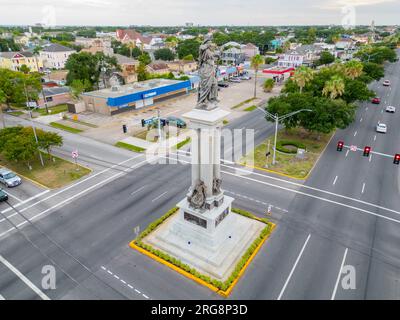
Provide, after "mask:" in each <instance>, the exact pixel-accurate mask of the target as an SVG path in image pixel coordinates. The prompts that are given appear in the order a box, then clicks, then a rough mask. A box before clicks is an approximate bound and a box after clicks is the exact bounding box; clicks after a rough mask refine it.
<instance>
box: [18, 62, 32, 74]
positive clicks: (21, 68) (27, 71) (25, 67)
mask: <svg viewBox="0 0 400 320" xmlns="http://www.w3.org/2000/svg"><path fill="white" fill-rule="evenodd" d="M19 71H21V72H22V73H25V74H26V73H29V72H30V71H31V69H29V67H28V66H27V65H26V64H23V65H22V66H20V67H19Z"/></svg>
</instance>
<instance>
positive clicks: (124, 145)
mask: <svg viewBox="0 0 400 320" xmlns="http://www.w3.org/2000/svg"><path fill="white" fill-rule="evenodd" d="M115 146H116V147H118V148H123V149H127V150H129V151H133V152H145V151H146V149H143V148H141V147H137V146H134V145H132V144H128V143H124V142H117V143H116V144H115Z"/></svg>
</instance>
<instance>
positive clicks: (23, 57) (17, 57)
mask: <svg viewBox="0 0 400 320" xmlns="http://www.w3.org/2000/svg"><path fill="white" fill-rule="evenodd" d="M22 65H26V66H27V67H28V68H29V70H30V71H31V72H42V71H43V60H42V59H41V58H40V57H38V56H34V55H33V53H32V52H29V51H22V52H0V68H5V69H10V70H13V71H19V70H20V68H21V66H22Z"/></svg>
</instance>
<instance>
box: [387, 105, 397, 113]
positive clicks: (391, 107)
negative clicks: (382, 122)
mask: <svg viewBox="0 0 400 320" xmlns="http://www.w3.org/2000/svg"><path fill="white" fill-rule="evenodd" d="M386 112H390V113H395V112H396V108H395V107H393V106H387V107H386Z"/></svg>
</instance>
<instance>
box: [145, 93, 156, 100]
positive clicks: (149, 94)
mask: <svg viewBox="0 0 400 320" xmlns="http://www.w3.org/2000/svg"><path fill="white" fill-rule="evenodd" d="M156 95H157V92H155V91H154V92H150V93H146V94H143V99H148V98H151V97H154V96H156Z"/></svg>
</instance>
